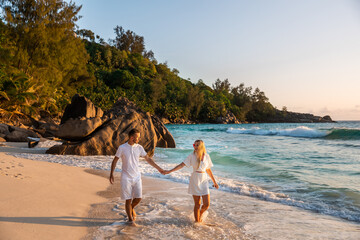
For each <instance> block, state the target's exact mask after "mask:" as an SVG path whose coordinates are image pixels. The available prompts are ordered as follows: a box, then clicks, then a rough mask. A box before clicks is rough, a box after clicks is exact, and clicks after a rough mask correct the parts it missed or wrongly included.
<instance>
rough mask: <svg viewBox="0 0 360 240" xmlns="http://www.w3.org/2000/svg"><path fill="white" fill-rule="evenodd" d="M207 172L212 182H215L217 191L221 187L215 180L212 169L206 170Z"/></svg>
mask: <svg viewBox="0 0 360 240" xmlns="http://www.w3.org/2000/svg"><path fill="white" fill-rule="evenodd" d="M206 172H207V174H208V175H209V176H210V178H211V180H212V181H213V183H214V187H215V188H216V189H219V185H218V184H217V183H216V181H215V178H214V175H213V173H212V171H211V169H210V168H208V169H206Z"/></svg>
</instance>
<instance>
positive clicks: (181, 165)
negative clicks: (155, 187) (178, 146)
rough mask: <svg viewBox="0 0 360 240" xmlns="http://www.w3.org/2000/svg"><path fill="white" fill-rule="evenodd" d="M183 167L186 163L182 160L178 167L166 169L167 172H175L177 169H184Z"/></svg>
mask: <svg viewBox="0 0 360 240" xmlns="http://www.w3.org/2000/svg"><path fill="white" fill-rule="evenodd" d="M183 167H185V163H183V162H182V163H180V164H179V165H177V166H176V167H174V168H173V169H171V170H167V171H165V174H169V173H172V172H175V171H177V170H179V169H182V168H183Z"/></svg>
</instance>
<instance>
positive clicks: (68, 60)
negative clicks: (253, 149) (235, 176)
mask: <svg viewBox="0 0 360 240" xmlns="http://www.w3.org/2000/svg"><path fill="white" fill-rule="evenodd" d="M0 7H1V10H2V13H1V17H0V110H1V111H2V112H14V111H16V112H18V113H22V114H35V115H36V112H38V111H39V110H45V111H48V112H50V113H51V114H53V115H59V114H61V112H62V110H63V109H64V107H65V106H66V104H67V103H68V102H69V101H70V99H71V97H72V95H73V94H75V93H80V94H82V95H85V96H86V97H88V98H90V99H91V100H92V101H93V102H94V104H96V105H98V106H99V107H101V108H103V109H104V110H106V109H109V108H110V107H111V106H112V104H113V103H114V102H115V101H116V100H117V99H118V98H119V97H120V96H125V97H127V98H129V99H130V100H132V101H134V102H135V103H136V104H137V105H138V106H139V107H141V108H142V109H143V110H145V111H149V112H151V113H153V114H156V115H158V116H159V117H164V118H167V119H169V120H170V121H172V122H177V121H180V120H181V119H184V120H192V121H196V122H216V121H217V119H218V118H219V117H224V116H226V115H227V114H229V113H233V114H234V115H235V116H236V117H237V118H238V119H239V120H240V121H264V120H265V119H266V118H267V117H269V116H271V115H272V114H274V110H275V109H274V107H273V106H272V105H271V104H270V103H269V100H268V98H267V97H266V96H265V93H264V92H262V91H260V89H258V88H255V90H254V91H253V89H252V87H245V84H244V83H241V84H240V85H238V86H235V87H232V86H231V84H230V82H229V80H228V79H225V80H220V79H217V80H216V81H215V82H214V84H213V85H212V87H209V86H207V85H206V84H205V83H204V81H203V80H198V82H197V83H192V82H191V81H189V80H186V79H183V78H181V77H180V76H179V71H178V70H177V69H175V68H173V69H171V68H170V67H169V66H168V65H167V63H158V62H157V61H156V59H155V57H154V53H153V52H152V51H151V50H149V51H148V50H146V47H145V41H144V37H142V36H139V35H137V34H136V33H134V32H133V31H131V30H125V29H124V28H123V27H121V26H116V27H115V28H114V34H115V38H114V39H112V40H109V41H108V42H105V41H104V40H103V39H102V38H101V37H100V36H98V35H95V33H94V32H92V31H91V30H87V29H78V27H77V26H76V21H77V20H78V19H79V18H80V16H79V11H80V9H81V6H76V5H75V3H73V2H65V1H61V0H42V1H36V0H8V1H5V0H0Z"/></svg>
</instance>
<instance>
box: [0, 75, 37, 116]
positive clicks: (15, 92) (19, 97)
mask: <svg viewBox="0 0 360 240" xmlns="http://www.w3.org/2000/svg"><path fill="white" fill-rule="evenodd" d="M35 90H36V88H35V82H34V81H32V78H29V77H27V76H26V75H24V74H19V75H15V76H11V77H10V78H8V79H6V80H3V81H2V86H1V88H0V113H2V114H5V115H8V116H9V118H11V117H12V116H14V115H15V114H18V115H25V114H30V115H32V114H34V113H36V108H35V107H34V106H33V105H32V104H33V103H34V101H35V100H36V99H37V95H36V93H35Z"/></svg>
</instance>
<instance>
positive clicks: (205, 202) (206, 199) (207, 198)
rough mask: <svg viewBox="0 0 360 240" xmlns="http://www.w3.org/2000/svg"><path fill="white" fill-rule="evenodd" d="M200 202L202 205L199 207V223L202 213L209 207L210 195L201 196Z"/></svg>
mask: <svg viewBox="0 0 360 240" xmlns="http://www.w3.org/2000/svg"><path fill="white" fill-rule="evenodd" d="M202 201H203V204H202V206H201V209H200V216H199V220H200V222H202V219H201V217H202V215H203V213H204V212H205V211H206V210H208V208H209V206H210V194H208V195H204V196H202Z"/></svg>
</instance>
